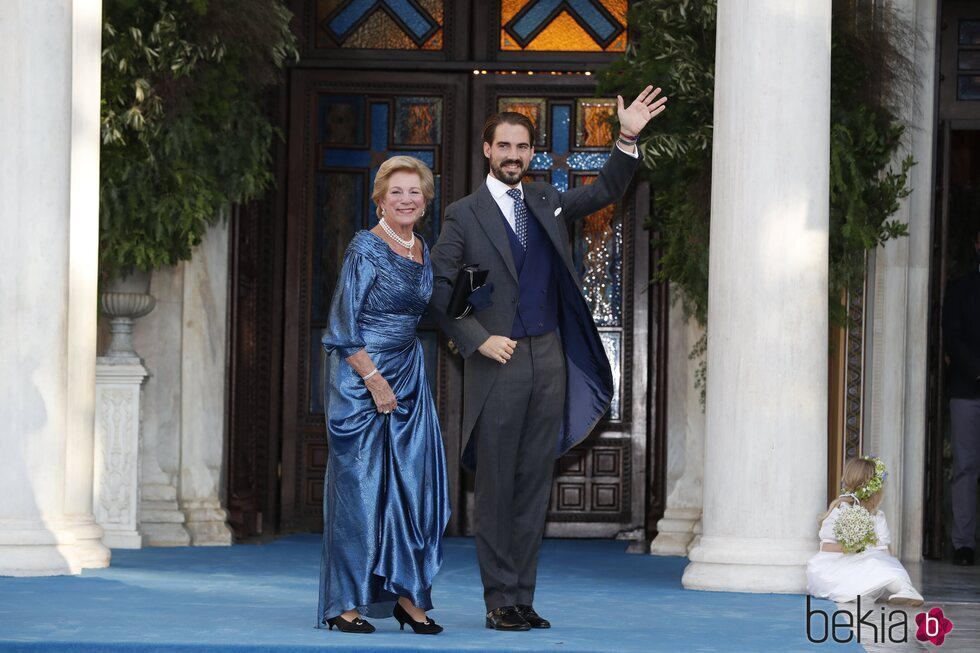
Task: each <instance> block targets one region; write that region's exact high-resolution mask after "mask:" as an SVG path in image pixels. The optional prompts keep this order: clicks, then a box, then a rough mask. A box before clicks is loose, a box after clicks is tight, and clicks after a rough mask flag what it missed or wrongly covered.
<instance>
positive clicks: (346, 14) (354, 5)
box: [330, 0, 378, 40]
mask: <svg viewBox="0 0 980 653" xmlns="http://www.w3.org/2000/svg"><path fill="white" fill-rule="evenodd" d="M377 4H378V0H353V1H352V2H350V3H348V5H347V6H346V7H344V8H343V9H342V10H341V11H340V13H339V14H337V15H336V16H334V19H333V20H332V21H330V31H332V32H333V33H334V34H336V35H337V36H339V37H340V40H343V39H345V38H347V33H348V32H350V30H351V28H353V27H354V25H355V24H357V22H358V21H359V20H361V19H362V18H364V17H365V16H366V15H368V14H370V13H371V12H372V11H374V9H375V6H376V5H377Z"/></svg>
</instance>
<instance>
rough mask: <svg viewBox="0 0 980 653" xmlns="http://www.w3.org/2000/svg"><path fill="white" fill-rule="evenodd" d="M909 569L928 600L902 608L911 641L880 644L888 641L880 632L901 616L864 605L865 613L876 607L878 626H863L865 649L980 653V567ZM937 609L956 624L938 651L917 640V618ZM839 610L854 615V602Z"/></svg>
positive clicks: (934, 564) (931, 563)
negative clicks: (882, 626)
mask: <svg viewBox="0 0 980 653" xmlns="http://www.w3.org/2000/svg"><path fill="white" fill-rule="evenodd" d="M906 568H907V569H908V572H909V576H910V577H911V578H912V582H913V583H914V584H915V586H916V587H917V588H919V591H920V592H921V593H922V596H923V597H925V600H926V602H925V605H923V606H922V607H919V608H904V609H901V610H902V612H904V613H905V618H906V619H907V623H908V624H909V629H908V641H907V642H904V643H902V642H890V641H889V642H886V641H881V640H884V639H886V638H885V637H884V636H883V634H882V632H881V631H883V630H887V629H888V626H890V625H891V624H893V623H897V622H899V621H900V620H901V617H900V616H898V615H894V614H892V610H895V609H897V608H894V607H892V606H885V609H884V614H882V613H883V611H882V607H883V605H884V604H881V603H878V604H875V605H874V606H866V605H863V604H862V609H861V612H862V613H866V612H867V610H868V609H869V608H872V607H873V609H874V611H875V612H874V613H873V616H872V619H870V621H871V622H872V623H873V624H875V625H876V627H871V626H864V627H861V629H860V643H861V645H862V646H863V647H864V649H865V650H866V651H868V652H869V653H881V652H888V653H896V652H903V651H916V652H921V651H925V650H930V649H934V650H938V651H942V653H976V651H980V566H974V567H957V566H955V565H953V564H951V563H949V562H945V561H942V562H940V561H935V560H926V561H924V562H921V563H919V564H911V565H909V564H907V565H906ZM936 606H938V607H940V608H942V611H943V615H944V616H945V617H946V618H947V619H949V620H950V621H952V622H953V631H952V632H951V633H950V634H949V635H948V636H947V638H946V641H945V642H944V643H943V645H942V646H941V647H938V648H937V647H935V646H933V645H932V644H930V643H922V642H919V641H918V640H916V639H915V630H916V626H915V615H917V614H918V613H920V612H923V611H925V610H927V609H931V608H933V607H936ZM838 607H839V608H841V609H845V610H848V611H849V612H851V613H852V614H853V613H854V611H855V608H856V606H855V604H854V603H840V604H838ZM882 617H884V619H882ZM882 621H884V623H885V628H881V627H880V624H881V622H882ZM893 632H897V631H893ZM896 639H897V638H896ZM876 640H877V641H876Z"/></svg>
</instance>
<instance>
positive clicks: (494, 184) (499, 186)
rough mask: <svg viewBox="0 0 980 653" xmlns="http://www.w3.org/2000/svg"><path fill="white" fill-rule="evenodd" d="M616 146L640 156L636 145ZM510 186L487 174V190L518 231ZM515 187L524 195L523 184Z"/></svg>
mask: <svg viewBox="0 0 980 653" xmlns="http://www.w3.org/2000/svg"><path fill="white" fill-rule="evenodd" d="M616 147H618V148H619V150H620V151H621V152H622V153H623V154H626V155H628V156H631V157H633V158H634V159H635V158H637V157H639V156H640V153H639V152H638V151H637V148H636V146H634V147H633V151H632V152H627V151H626V150H625V149H623V146H622V145H620V144H619V142H618V141H617V142H616ZM510 188H511V187H510V186H508V185H507V184H505V183H504V182H502V181H500V180H499V179H497V178H496V177H494V176H493V175H492V174H488V175H487V190H489V191H490V194H491V195H492V196H493V201H495V202H496V203H497V206H499V207H500V212H501V213H503V214H504V219H505V220H507V224H509V225H510V228H511V230H512V231H513V232H514V233H517V226H516V225H515V224H514V198H513V197H511V196H510V195H508V194H507V191H509V190H510ZM514 188H516V189H517V190H519V191H521V197H524V185H523V184H521V183H519V182H518V184H517V186H514Z"/></svg>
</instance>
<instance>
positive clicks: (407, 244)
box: [378, 217, 415, 261]
mask: <svg viewBox="0 0 980 653" xmlns="http://www.w3.org/2000/svg"><path fill="white" fill-rule="evenodd" d="M378 222H380V223H381V228H382V229H384V232H385V233H386V234H388V237H389V238H391V239H392V240H393V241H395V242H396V243H398V244H399V245H401V246H402V247H404V248H405V249H407V250H408V254H407V255H406V256H405V258H407V259H408V260H410V261H414V260H415V254H414V253H413V250H414V249H415V232H414V231H413V232H412V238H411V240H405V239H404V238H402V237H401V236H399V235H398V234H396V233H395V230H394V229H392V228H391V225H389V224H388V223H387V222H385V219H384V218H383V217H382V218H378Z"/></svg>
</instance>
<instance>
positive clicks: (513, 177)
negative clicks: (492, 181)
mask: <svg viewBox="0 0 980 653" xmlns="http://www.w3.org/2000/svg"><path fill="white" fill-rule="evenodd" d="M510 163H514V164H517V165H518V166H519V167H520V172H516V173H510V172H504V166H505V165H507V164H510ZM490 170H491V171H492V172H493V176H494V177H496V178H497V179H499V180H500V181H502V182H504V183H505V184H516V183H517V182H519V181H520V180H521V179H523V178H524V173H525V172H527V168H525V167H524V164H523V163H522V162H521V161H519V160H517V159H508V160H506V161H501V162H500V164H499V165H494V164H493V163H491V164H490Z"/></svg>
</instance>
